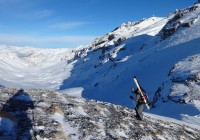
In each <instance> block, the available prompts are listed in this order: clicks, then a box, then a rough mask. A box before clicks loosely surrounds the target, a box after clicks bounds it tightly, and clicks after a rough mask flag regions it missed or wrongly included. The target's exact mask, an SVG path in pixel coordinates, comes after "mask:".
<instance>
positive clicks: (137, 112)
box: [135, 102, 144, 120]
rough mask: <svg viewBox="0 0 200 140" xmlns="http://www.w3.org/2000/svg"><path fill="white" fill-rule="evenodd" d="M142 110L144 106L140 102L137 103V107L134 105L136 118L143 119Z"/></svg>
mask: <svg viewBox="0 0 200 140" xmlns="http://www.w3.org/2000/svg"><path fill="white" fill-rule="evenodd" d="M143 108H144V104H143V103H141V102H138V103H137V105H136V108H135V111H136V116H137V117H138V118H139V119H140V120H142V119H143V113H142V111H143Z"/></svg>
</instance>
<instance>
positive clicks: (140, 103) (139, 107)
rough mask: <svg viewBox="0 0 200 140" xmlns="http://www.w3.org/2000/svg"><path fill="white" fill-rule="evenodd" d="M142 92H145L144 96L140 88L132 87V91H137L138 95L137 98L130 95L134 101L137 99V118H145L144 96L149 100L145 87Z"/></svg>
mask: <svg viewBox="0 0 200 140" xmlns="http://www.w3.org/2000/svg"><path fill="white" fill-rule="evenodd" d="M141 90H142V92H143V93H144V96H142V95H141V93H140V91H139V89H134V88H132V89H131V91H132V93H135V95H136V98H134V97H133V96H130V98H131V99H132V100H133V101H137V105H136V107H135V111H136V118H137V119H139V120H143V113H142V111H143V108H144V104H145V102H144V98H145V99H146V100H147V96H146V94H145V91H144V89H142V88H141Z"/></svg>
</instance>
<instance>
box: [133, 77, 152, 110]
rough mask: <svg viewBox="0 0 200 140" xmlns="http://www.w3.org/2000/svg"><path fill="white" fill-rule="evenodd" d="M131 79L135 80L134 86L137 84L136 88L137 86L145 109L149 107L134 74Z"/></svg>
mask: <svg viewBox="0 0 200 140" xmlns="http://www.w3.org/2000/svg"><path fill="white" fill-rule="evenodd" d="M133 81H134V82H135V84H136V86H137V88H138V90H139V92H140V95H141V97H142V99H143V100H144V103H145V104H146V107H147V109H150V107H149V104H148V101H147V96H146V95H145V94H144V92H143V91H142V89H141V87H140V85H139V83H138V81H137V78H136V76H134V78H133Z"/></svg>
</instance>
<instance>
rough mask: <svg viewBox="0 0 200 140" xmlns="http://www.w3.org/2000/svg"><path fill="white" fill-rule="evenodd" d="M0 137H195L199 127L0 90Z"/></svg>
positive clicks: (38, 93) (50, 95)
mask: <svg viewBox="0 0 200 140" xmlns="http://www.w3.org/2000/svg"><path fill="white" fill-rule="evenodd" d="M0 99H1V100H0V103H1V105H0V109H1V111H0V118H1V125H0V139H10V140H12V139H13V140H14V139H38V140H45V139H49V140H61V139H62V140H71V139H72V140H78V139H80V140H89V139H99V140H100V139H107V140H108V139H115V140H118V139H124V140H125V139H137V140H140V139H147V138H151V139H159V138H163V139H181V138H184V139H198V138H200V134H199V130H196V129H194V128H190V127H188V126H185V125H180V124H176V123H170V122H164V121H161V120H158V119H155V118H153V117H151V116H149V115H147V114H145V117H144V121H139V120H137V119H136V118H135V112H134V111H133V110H130V109H128V108H124V107H121V106H116V105H112V104H109V103H104V102H97V101H94V100H90V101H89V100H86V99H82V98H77V97H72V96H68V95H63V94H60V93H55V92H52V91H48V90H17V89H5V88H1V89H0Z"/></svg>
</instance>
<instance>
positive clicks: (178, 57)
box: [0, 4, 200, 124]
mask: <svg viewBox="0 0 200 140" xmlns="http://www.w3.org/2000/svg"><path fill="white" fill-rule="evenodd" d="M199 15H200V5H199V4H195V5H193V6H191V7H188V8H186V9H182V10H176V11H175V12H174V13H172V14H170V15H169V17H166V18H159V17H151V18H148V19H143V20H141V21H138V22H128V23H124V24H122V25H121V26H119V27H117V28H116V29H115V30H113V31H112V32H110V33H108V34H106V35H104V36H102V37H99V38H97V39H95V40H94V41H93V42H92V43H91V45H89V46H86V47H80V48H77V49H75V50H70V49H56V50H53V49H33V48H20V47H7V46H1V50H0V55H1V57H0V66H1V68H0V82H1V86H3V87H18V88H20V87H21V88H42V89H52V90H59V91H60V92H62V93H68V94H71V95H73V94H74V95H76V96H79V97H80V96H82V97H85V98H90V99H96V100H100V101H106V102H110V103H114V104H118V105H123V106H126V107H129V108H133V105H132V102H131V101H130V99H129V96H130V94H131V93H130V89H131V87H133V86H134V84H133V81H132V78H133V76H134V75H136V76H137V77H138V80H139V82H140V83H141V85H142V86H143V88H144V89H145V90H146V91H147V93H148V95H149V98H150V100H151V101H152V102H153V107H154V108H153V109H152V110H151V111H150V112H151V113H155V114H158V115H163V116H168V117H173V118H176V119H181V120H184V121H187V122H190V123H194V124H198V122H199V118H200V117H199V116H200V110H199V108H200V103H199V101H200V100H199V80H200V79H199V57H200V47H199V42H200V35H199V32H200V26H199V25H200V18H199ZM177 79H178V80H179V79H180V81H178V80H177Z"/></svg>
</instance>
